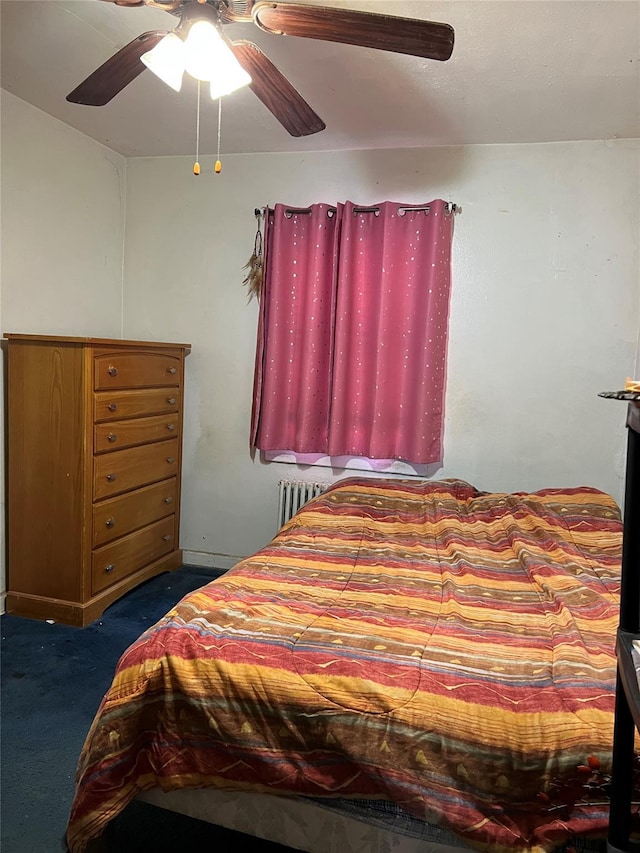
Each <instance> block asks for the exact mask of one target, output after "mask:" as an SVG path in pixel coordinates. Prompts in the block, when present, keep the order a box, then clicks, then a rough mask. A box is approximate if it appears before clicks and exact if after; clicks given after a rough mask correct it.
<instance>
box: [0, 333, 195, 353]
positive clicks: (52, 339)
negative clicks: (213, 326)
mask: <svg viewBox="0 0 640 853" xmlns="http://www.w3.org/2000/svg"><path fill="white" fill-rule="evenodd" d="M2 337H3V338H5V339H6V340H8V341H10V342H11V341H25V342H27V343H37V342H39V341H40V342H42V343H60V344H96V345H98V346H135V347H152V348H158V347H179V348H181V349H184V350H190V349H191V344H181V343H175V342H173V341H171V342H169V341H134V340H127V339H125V338H90V337H72V336H68V335H25V334H21V333H17V332H5V333H4V334H3V336H2Z"/></svg>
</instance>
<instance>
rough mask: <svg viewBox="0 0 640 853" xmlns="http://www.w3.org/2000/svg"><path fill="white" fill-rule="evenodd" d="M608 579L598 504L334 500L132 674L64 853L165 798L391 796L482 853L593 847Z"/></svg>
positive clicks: (364, 482)
mask: <svg viewBox="0 0 640 853" xmlns="http://www.w3.org/2000/svg"><path fill="white" fill-rule="evenodd" d="M620 558H621V521H620V514H619V510H618V507H617V506H616V504H615V503H614V501H613V500H612V499H611V498H610V497H608V496H607V495H605V494H603V493H602V492H599V491H596V490H595V489H590V488H575V489H563V490H559V489H547V490H543V491H540V492H536V493H534V494H486V493H482V492H478V491H477V490H476V489H475V488H473V486H471V485H469V484H468V483H465V482H462V481H458V480H446V481H440V482H428V481H414V480H392V481H390V480H384V481H381V480H371V479H365V478H353V479H349V480H343V481H342V482H341V483H338V484H336V485H334V486H332V487H331V488H329V489H328V490H327V491H326V492H325V493H324V494H323V495H321V496H319V497H318V498H315V499H313V500H312V501H311V502H309V503H308V504H307V505H306V506H305V507H303V509H302V510H301V511H300V512H299V513H298V514H297V515H296V516H294V518H293V519H292V520H291V521H290V522H288V523H287V524H286V525H285V527H284V528H283V529H282V530H281V531H280V533H279V534H278V535H277V536H276V537H275V539H274V540H273V541H272V542H271V543H270V544H269V545H268V546H267V547H265V548H264V549H262V550H261V551H259V552H258V553H257V554H255V555H254V556H253V557H250V558H249V559H246V560H244V561H243V562H241V563H240V564H239V565H238V566H236V567H235V568H234V569H233V570H231V571H229V572H227V573H226V574H225V575H224V576H222V577H221V578H219V579H217V580H215V581H213V582H212V583H210V584H208V585H207V586H204V587H203V588H202V589H199V590H197V591H195V592H193V593H191V594H189V595H187V596H186V597H185V598H183V599H182V601H181V602H179V604H177V606H176V607H175V608H174V609H173V610H171V611H170V612H169V613H168V614H167V615H166V616H165V617H164V618H163V619H162V620H160V622H158V623H157V624H156V625H155V626H154V627H152V628H150V629H149V630H148V631H146V632H145V633H144V634H143V635H142V636H141V637H140V639H139V640H138V641H137V642H135V643H134V644H133V645H132V646H131V647H130V648H129V649H128V650H127V651H126V652H125V653H124V655H123V656H122V658H121V660H120V662H119V664H118V667H117V671H116V673H115V677H114V680H113V684H112V686H111V688H110V689H109V691H108V693H107V694H106V696H105V697H104V700H103V702H102V705H101V707H100V709H99V711H98V714H97V716H96V718H95V720H94V723H93V725H92V727H91V730H90V732H89V734H88V736H87V740H86V743H85V746H84V749H83V752H82V755H81V758H80V762H79V767H78V774H77V789H76V794H75V799H74V803H73V807H72V813H71V817H70V822H69V827H68V842H69V845H70V848H71V850H72V851H73V853H79V851H82V850H83V849H84V848H85V845H86V844H87V842H88V840H89V839H90V838H92V837H94V836H97V835H99V834H100V833H101V831H102V830H103V829H104V827H105V825H106V824H107V823H108V822H109V821H110V820H111V819H112V818H113V817H114V816H115V815H116V814H118V812H119V811H120V810H121V809H123V808H124V807H125V806H126V805H127V803H128V802H129V801H130V800H132V798H133V797H135V796H136V794H137V793H138V792H139V791H141V790H145V789H147V788H151V787H157V786H159V787H161V788H162V789H165V790H170V789H174V788H184V787H187V788H189V787H193V788H195V787H205V786H211V787H214V788H226V789H235V790H251V791H266V792H271V793H278V794H283V795H289V796H291V795H294V796H295V795H303V796H311V797H351V798H353V797H355V798H379V799H385V800H390V801H393V802H395V803H397V804H399V805H401V806H402V807H403V808H404V809H406V810H407V811H408V812H410V813H411V814H413V815H415V816H417V817H419V818H421V819H423V820H425V821H428V822H431V823H436V824H439V825H441V826H444V827H447V828H448V829H451V830H453V831H454V832H455V833H457V835H458V836H460V837H461V839H463V840H464V841H465V842H466V843H467V844H470V845H471V846H474V847H477V848H485V847H490V849H491V850H494V851H501V850H505V851H506V850H509V851H513V850H516V851H518V850H519V851H527V850H531V851H547V850H551V849H552V848H554V847H556V846H557V845H559V844H561V843H563V842H565V841H566V840H567V839H569V838H570V837H571V836H572V835H573V834H589V833H600V834H603V833H604V832H605V830H606V823H607V812H608V809H607V806H606V800H605V798H604V797H603V796H602V794H601V793H600V790H599V784H600V782H601V781H602V780H606V774H607V772H608V769H609V764H610V754H611V739H612V726H613V703H614V683H615V657H614V643H615V634H616V628H617V621H618V593H619V573H620Z"/></svg>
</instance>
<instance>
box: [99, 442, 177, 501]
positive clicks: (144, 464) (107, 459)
mask: <svg viewBox="0 0 640 853" xmlns="http://www.w3.org/2000/svg"><path fill="white" fill-rule="evenodd" d="M179 454H180V445H179V443H178V440H177V439H176V438H172V439H170V440H169V441H159V442H156V443H155V444H147V445H145V446H144V447H130V448H128V449H127V450H116V451H114V452H113V453H103V454H102V455H101V456H96V457H94V460H93V499H94V500H96V501H97V500H100V499H101V498H108V497H111V496H112V495H117V494H120V493H121V492H128V491H129V490H130V489H137V488H138V487H139V486H146V485H147V484H148V483H155V482H157V481H158V480H166V479H167V478H168V477H174V476H175V475H176V474H177V472H178V456H179Z"/></svg>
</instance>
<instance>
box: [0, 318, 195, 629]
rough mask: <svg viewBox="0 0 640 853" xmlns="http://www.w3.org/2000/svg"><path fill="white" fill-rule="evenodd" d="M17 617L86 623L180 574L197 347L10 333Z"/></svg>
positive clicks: (12, 578)
mask: <svg viewBox="0 0 640 853" xmlns="http://www.w3.org/2000/svg"><path fill="white" fill-rule="evenodd" d="M4 337H5V338H6V339H7V341H8V343H7V350H6V352H7V464H6V467H7V538H8V565H7V575H8V577H7V587H8V589H7V600H6V609H7V612H9V613H14V614H16V615H19V616H30V617H34V618H38V619H54V620H56V621H58V622H65V623H67V624H71V625H87V624H88V623H89V622H92V621H93V620H94V619H96V618H98V617H99V616H100V615H101V614H102V612H103V611H104V609H105V608H106V607H107V606H108V605H109V604H111V603H112V602H114V601H115V600H116V599H118V598H119V597H120V596H122V595H123V594H124V593H126V592H128V591H129V590H130V589H132V588H133V587H134V586H136V585H137V584H139V583H141V582H142V581H145V580H147V579H148V578H151V577H153V576H154V575H157V574H159V573H160V572H164V571H167V570H172V569H176V568H178V566H180V564H181V560H182V552H181V551H180V549H179V547H178V546H179V520H180V475H181V458H182V396H183V387H184V360H185V356H186V355H187V353H188V352H189V350H190V346H189V344H170V343H156V342H150V341H124V340H112V339H101V338H74V337H50V336H40V335H21V334H6V335H5V336H4Z"/></svg>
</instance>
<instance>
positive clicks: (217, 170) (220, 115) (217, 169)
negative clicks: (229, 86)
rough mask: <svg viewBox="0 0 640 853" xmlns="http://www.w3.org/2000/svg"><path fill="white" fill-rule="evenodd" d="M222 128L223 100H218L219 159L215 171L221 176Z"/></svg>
mask: <svg viewBox="0 0 640 853" xmlns="http://www.w3.org/2000/svg"><path fill="white" fill-rule="evenodd" d="M221 126H222V98H221V97H220V98H218V159H217V160H216V165H215V171H216V175H219V174H220V172H221V171H222V163H221V162H220V128H221Z"/></svg>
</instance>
